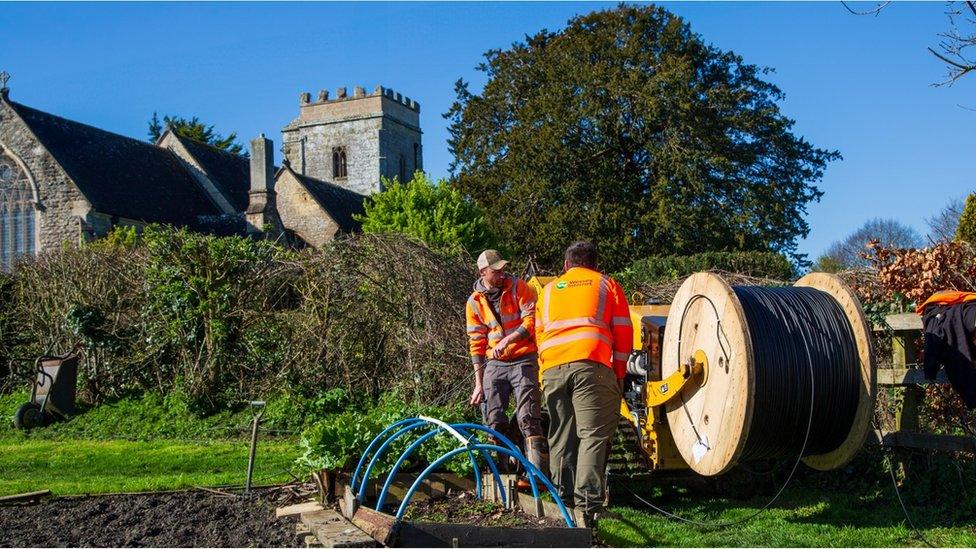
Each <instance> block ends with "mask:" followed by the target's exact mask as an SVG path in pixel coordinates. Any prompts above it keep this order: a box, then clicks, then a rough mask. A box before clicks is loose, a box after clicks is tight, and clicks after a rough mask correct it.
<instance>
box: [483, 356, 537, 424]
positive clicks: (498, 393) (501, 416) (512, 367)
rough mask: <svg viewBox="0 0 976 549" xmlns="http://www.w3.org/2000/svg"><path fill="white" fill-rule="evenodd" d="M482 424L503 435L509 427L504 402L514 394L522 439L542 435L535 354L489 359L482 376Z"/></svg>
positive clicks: (505, 403)
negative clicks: (504, 360)
mask: <svg viewBox="0 0 976 549" xmlns="http://www.w3.org/2000/svg"><path fill="white" fill-rule="evenodd" d="M482 386H483V387H484V391H485V406H484V415H485V424H487V425H488V426H489V427H491V428H492V429H494V430H496V431H498V432H500V433H502V434H505V433H506V432H508V430H509V429H510V426H509V420H508V414H507V413H506V410H507V409H508V403H509V401H510V400H511V398H512V393H515V416H516V417H517V418H518V427H519V429H520V430H521V431H522V435H523V436H524V437H525V438H529V437H536V436H543V435H544V433H543V432H542V399H541V396H540V393H539V364H538V361H537V357H536V355H535V354H531V355H528V356H526V357H521V358H518V359H515V360H513V361H509V362H500V361H495V360H489V361H488V364H486V365H485V372H484V374H483V377H482Z"/></svg>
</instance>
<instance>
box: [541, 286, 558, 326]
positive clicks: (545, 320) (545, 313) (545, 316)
mask: <svg viewBox="0 0 976 549" xmlns="http://www.w3.org/2000/svg"><path fill="white" fill-rule="evenodd" d="M556 280H559V279H558V278H557V279H556ZM556 280H553V281H552V282H550V283H549V284H546V295H545V299H544V300H543V307H542V325H543V326H548V325H549V307H550V305H551V304H552V287H553V285H554V284H556Z"/></svg>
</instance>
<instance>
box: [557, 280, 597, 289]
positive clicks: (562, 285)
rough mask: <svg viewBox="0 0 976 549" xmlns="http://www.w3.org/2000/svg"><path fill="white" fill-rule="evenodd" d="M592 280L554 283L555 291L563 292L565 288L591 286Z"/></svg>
mask: <svg viewBox="0 0 976 549" xmlns="http://www.w3.org/2000/svg"><path fill="white" fill-rule="evenodd" d="M592 285H593V281H592V280H570V281H566V280H560V281H559V282H557V283H556V289H557V290H565V289H566V288H578V287H579V286H592Z"/></svg>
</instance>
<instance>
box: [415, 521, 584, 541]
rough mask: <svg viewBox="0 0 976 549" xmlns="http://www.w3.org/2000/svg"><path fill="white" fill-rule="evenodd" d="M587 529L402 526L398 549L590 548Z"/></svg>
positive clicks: (418, 523)
mask: <svg viewBox="0 0 976 549" xmlns="http://www.w3.org/2000/svg"><path fill="white" fill-rule="evenodd" d="M592 545H593V534H592V532H591V531H590V529H589V528H506V527H500V526H473V525H470V524H448V523H439V522H404V523H403V525H402V528H401V531H400V535H399V536H398V537H397V545H396V546H397V547H590V546H592Z"/></svg>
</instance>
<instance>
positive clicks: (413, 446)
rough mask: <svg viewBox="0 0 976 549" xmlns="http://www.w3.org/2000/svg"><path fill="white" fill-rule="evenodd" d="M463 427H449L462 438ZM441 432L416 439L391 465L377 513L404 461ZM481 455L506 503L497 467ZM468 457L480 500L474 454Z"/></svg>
mask: <svg viewBox="0 0 976 549" xmlns="http://www.w3.org/2000/svg"><path fill="white" fill-rule="evenodd" d="M463 425H464V424H462V423H455V424H453V425H451V427H454V428H455V429H457V431H458V432H459V433H461V435H462V436H468V433H467V432H466V431H465V430H464V428H463ZM443 432H444V428H443V427H441V428H440V429H439V430H437V431H431V432H429V433H425V434H424V435H423V436H421V437H420V438H419V439H417V440H416V441H415V442H414V443H413V444H411V445H410V447H408V448H407V449H406V450H404V452H403V453H402V454H400V459H398V460H397V462H396V463H395V464H394V465H393V469H391V470H390V473H389V474H388V475H387V476H386V481H385V482H384V483H383V489H382V490H380V494H379V497H378V498H377V499H376V510H377V511H382V510H383V504H384V503H385V502H386V494H387V492H388V491H389V489H390V485H392V484H393V478H394V477H395V476H396V474H397V473H398V472H399V471H400V467H401V466H402V465H403V462H404V461H406V460H407V459H408V458H409V457H410V456H411V455H413V453H414V451H415V450H416V449H417V448H419V447H420V445H421V444H423V443H424V442H426V441H427V440H428V439H429V438H431V437H433V436H434V435H436V434H438V433H443ZM479 453H481V452H479ZM481 454H482V456H483V457H484V458H485V461H487V462H488V468H489V469H491V474H492V476H494V478H495V484H496V485H497V486H498V491H499V493H500V494H501V496H502V501H503V502H505V501H507V499H506V497H505V487H504V485H503V484H502V479H501V475H500V474H499V473H498V467H496V466H495V462H494V460H492V459H491V456H490V455H488V454H484V453H481ZM468 457H469V458H470V459H471V466H472V467H473V468H474V481H475V487H476V489H477V496H478V499H481V470H480V469H479V468H478V463H477V461H476V460H475V458H474V452H471V451H469V452H468Z"/></svg>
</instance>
